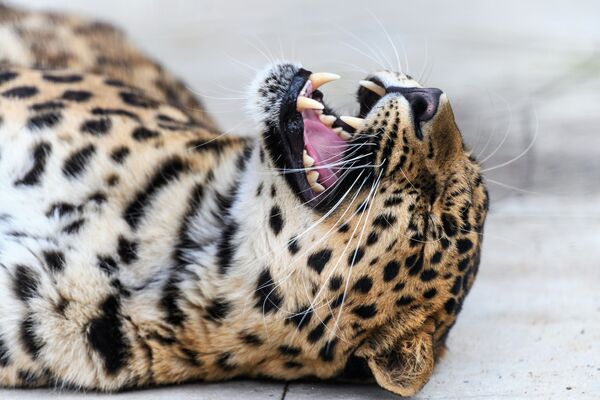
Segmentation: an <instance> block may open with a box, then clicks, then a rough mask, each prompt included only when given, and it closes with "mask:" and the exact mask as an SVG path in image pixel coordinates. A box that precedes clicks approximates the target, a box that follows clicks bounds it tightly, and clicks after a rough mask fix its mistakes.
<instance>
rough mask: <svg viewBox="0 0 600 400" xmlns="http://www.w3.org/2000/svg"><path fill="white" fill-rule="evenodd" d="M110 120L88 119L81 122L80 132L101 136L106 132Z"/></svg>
mask: <svg viewBox="0 0 600 400" xmlns="http://www.w3.org/2000/svg"><path fill="white" fill-rule="evenodd" d="M111 126H112V122H111V121H110V119H108V118H100V119H89V120H87V121H84V122H83V124H81V128H80V129H81V132H83V133H89V134H90V135H94V136H103V135H106V134H107V133H108V131H109V130H110V128H111Z"/></svg>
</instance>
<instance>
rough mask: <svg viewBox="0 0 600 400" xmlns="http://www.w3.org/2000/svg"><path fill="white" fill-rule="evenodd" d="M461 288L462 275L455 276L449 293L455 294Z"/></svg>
mask: <svg viewBox="0 0 600 400" xmlns="http://www.w3.org/2000/svg"><path fill="white" fill-rule="evenodd" d="M461 288H462V276H457V277H456V279H455V280H454V283H453V284H452V289H450V293H452V294H453V295H455V296H456V295H457V294H459V293H460V289H461Z"/></svg>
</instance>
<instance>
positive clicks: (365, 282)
mask: <svg viewBox="0 0 600 400" xmlns="http://www.w3.org/2000/svg"><path fill="white" fill-rule="evenodd" d="M372 287H373V280H372V279H371V278H369V277H368V276H366V275H364V276H362V277H361V278H360V279H359V280H357V281H356V283H354V286H352V290H354V291H356V292H359V293H369V290H371V288H372Z"/></svg>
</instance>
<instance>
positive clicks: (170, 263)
mask: <svg viewBox="0 0 600 400" xmlns="http://www.w3.org/2000/svg"><path fill="white" fill-rule="evenodd" d="M0 27H2V28H3V29H5V31H4V33H5V34H6V36H2V32H3V31H2V30H1V29H0V43H1V42H2V40H8V39H10V40H11V41H12V40H13V39H14V38H15V37H18V38H19V41H18V42H17V43H14V42H11V46H12V47H11V49H10V51H7V52H4V53H3V52H2V50H1V46H0V58H3V62H2V63H3V65H4V67H5V68H4V70H6V71H11V72H13V73H15V74H16V77H14V78H11V79H10V80H8V81H7V82H5V83H2V84H1V85H0V114H1V116H2V124H1V125H0V148H1V149H2V151H3V153H2V155H3V157H4V158H2V159H1V162H7V163H9V164H2V163H0V173H1V174H2V175H0V184H2V185H3V186H2V190H4V191H5V192H4V195H3V196H4V198H3V199H2V201H6V203H2V202H1V201H0V212H4V213H6V214H7V215H9V214H10V218H8V217H7V218H5V219H6V221H8V222H6V223H7V224H13V225H10V226H9V225H7V227H4V225H2V223H4V220H3V219H2V218H0V227H1V228H2V231H1V232H0V264H2V266H3V267H2V269H0V272H1V273H0V285H2V289H3V290H5V292H6V293H7V295H6V296H7V299H5V300H6V301H3V302H0V350H1V351H0V361H1V360H3V357H4V355H3V353H2V351H4V349H3V348H2V346H3V345H4V344H5V345H6V347H7V350H6V352H5V354H6V360H7V362H6V364H5V365H2V366H0V384H2V385H3V386H43V385H48V384H51V385H52V384H65V385H70V386H74V387H77V388H84V389H99V390H119V389H122V388H125V387H140V386H145V385H155V384H171V383H177V382H184V381H192V380H199V379H201V380H207V381H214V380H224V379H230V378H233V377H238V376H249V377H270V378H275V379H284V380H292V379H299V378H303V377H317V378H322V379H329V378H338V377H341V378H343V377H344V374H345V373H346V372H348V369H349V365H350V364H351V362H352V361H353V360H354V361H355V360H356V359H359V360H363V361H364V362H365V363H366V365H367V366H368V369H369V370H370V373H371V374H372V377H374V378H375V380H376V381H377V383H378V384H379V385H381V386H382V387H384V388H385V389H387V390H390V391H392V392H394V393H397V394H399V395H402V396H409V395H412V394H414V393H416V392H417V391H418V390H419V389H420V388H421V387H422V386H423V385H424V384H425V383H426V382H427V380H428V379H429V377H430V376H431V373H432V370H433V367H434V364H435V359H436V357H437V356H439V355H440V354H441V353H442V351H443V346H444V341H445V338H446V335H447V334H448V331H449V329H450V328H451V327H452V325H453V324H454V322H455V320H456V314H457V312H458V311H459V310H460V307H461V305H462V302H463V300H464V297H465V296H466V294H467V292H468V290H469V289H470V287H471V285H472V283H473V280H474V278H475V274H476V272H477V268H478V263H479V252H480V244H481V237H482V232H483V223H484V220H485V216H486V212H487V202H488V200H487V192H486V189H485V185H484V184H483V181H482V179H481V171H480V169H479V166H478V165H477V163H476V162H475V161H474V160H473V159H471V158H470V157H469V154H468V151H466V150H465V149H464V148H463V144H462V139H461V135H460V132H459V130H458V128H457V127H456V124H455V122H454V117H453V113H452V109H451V107H450V104H449V102H448V99H447V98H446V96H445V95H442V97H441V100H440V104H439V109H438V111H437V113H436V115H435V116H434V118H433V119H432V120H431V121H428V122H427V123H425V124H424V125H423V134H424V139H423V140H421V139H417V138H416V136H415V132H414V130H413V127H412V125H411V124H412V123H411V122H410V121H411V114H410V109H409V107H408V103H407V102H406V99H404V98H403V97H402V96H400V95H397V96H394V95H390V96H386V97H385V98H384V99H382V100H381V101H380V102H379V103H377V105H376V106H375V108H374V109H373V111H372V112H370V113H369V116H368V117H367V119H366V123H365V128H364V129H362V130H361V131H359V132H357V133H356V136H357V137H360V135H371V136H373V137H376V138H377V140H379V142H377V143H375V142H373V144H377V145H378V146H379V147H378V151H377V153H376V154H375V155H374V160H373V164H374V165H376V167H373V169H372V170H373V171H374V176H375V178H377V177H379V178H381V179H380V180H378V181H377V182H378V185H377V186H375V185H374V184H373V183H375V180H373V183H371V182H369V184H368V185H367V187H365V188H363V190H361V191H357V192H353V194H354V193H355V194H356V195H355V196H350V197H349V198H348V199H346V200H344V202H343V204H342V205H341V206H340V207H339V208H337V209H336V210H335V211H334V212H333V213H332V214H331V215H329V216H327V217H326V218H325V217H324V216H323V213H320V212H317V211H315V210H312V209H310V208H308V207H306V206H304V205H302V204H301V202H300V201H299V200H298V198H297V196H296V195H295V194H294V193H293V192H292V191H291V189H290V188H289V186H288V185H287V183H286V181H285V180H284V177H283V175H281V174H279V173H277V171H276V168H275V166H274V164H273V163H274V161H273V159H274V158H276V157H270V156H269V155H270V153H269V152H270V151H272V149H270V148H269V147H268V145H267V144H266V143H265V140H264V137H263V138H262V139H261V138H259V139H257V138H240V137H232V136H221V135H220V132H219V131H218V129H217V128H216V127H215V125H214V123H213V121H212V120H211V119H210V118H209V117H208V116H207V115H206V114H205V113H204V111H203V110H202V108H201V106H200V103H199V102H198V101H197V100H196V99H195V98H194V96H193V95H192V94H191V93H190V92H188V91H187V90H185V87H184V86H183V85H182V84H181V83H179V81H178V80H177V79H175V78H173V77H172V76H170V75H169V74H168V73H167V72H165V71H163V70H162V69H161V68H160V67H159V66H157V64H156V63H154V62H153V61H151V60H148V59H146V58H145V57H143V56H142V55H140V54H139V53H138V52H137V50H135V49H134V48H133V47H132V46H131V45H129V44H128V43H127V41H126V40H125V39H124V37H123V35H122V34H121V33H120V32H119V31H117V30H115V29H114V28H112V27H110V26H107V25H105V24H99V23H90V22H87V21H83V20H80V19H78V18H74V17H67V16H62V15H51V14H38V13H34V14H30V13H26V12H22V11H18V10H13V9H10V8H8V7H5V6H3V7H1V8H0ZM7 27H9V28H7ZM6 32H10V33H6ZM48 68H50V69H51V70H48ZM56 68H59V69H56ZM297 69H298V67H297V66H295V65H293V64H284V65H283V66H277V65H276V66H272V67H271V69H270V70H268V72H267V74H266V78H264V79H265V82H266V80H269V79H273V77H276V78H277V79H278V80H279V81H280V82H283V83H285V79H287V78H288V77H289V76H288V75H289V74H291V73H293V72H295V71H296V70H297ZM282 71H283V72H282ZM286 71H288V72H286ZM289 71H291V72H289ZM48 74H51V75H53V76H59V77H60V76H68V75H69V74H76V75H77V76H80V77H81V78H82V79H81V80H80V81H77V82H72V83H64V82H62V83H56V82H51V81H49V80H48V77H47V76H46V75H48ZM269 74H272V75H269ZM286 74H287V75H286ZM372 77H376V78H378V79H379V80H380V81H381V82H383V83H384V84H385V85H386V86H410V87H413V86H416V85H418V84H417V83H416V82H415V81H414V80H412V78H410V77H408V76H406V75H404V74H399V73H394V72H390V71H380V72H377V73H374V74H373V75H372ZM114 80H119V81H121V83H118V82H117V83H115V82H114ZM265 82H263V81H261V80H260V79H259V81H258V83H257V85H258V87H259V88H262V87H264V86H266V83H265ZM283 83H281V84H282V85H283ZM22 86H32V87H35V88H36V89H37V90H38V92H37V93H36V94H35V95H33V96H30V97H26V98H25V97H24V98H19V99H15V98H14V97H10V96H7V95H5V93H7V91H10V90H11V89H15V88H19V87H22ZM65 90H71V91H77V90H80V91H86V92H89V93H90V94H91V97H90V98H89V99H88V100H86V101H70V100H65V98H64V93H65ZM123 93H126V94H132V95H134V96H135V97H136V100H137V101H142V102H143V104H144V105H142V106H140V105H139V104H138V105H136V104H132V103H131V102H128V101H126V100H124V98H123ZM261 93H262V92H260V90H259V91H258V93H257V94H256V96H257V105H255V106H256V107H257V108H259V110H258V111H257V114H261V117H260V118H261V119H262V121H263V122H264V121H265V120H267V121H266V122H268V118H272V116H271V115H270V114H269V112H270V111H271V110H272V109H276V106H275V105H273V106H272V108H269V107H267V112H265V110H264V109H261V108H260V107H261V106H263V105H264V104H265V102H267V101H269V98H268V96H267V95H264V94H261ZM51 102H59V103H61V104H62V105H61V108H60V109H59V113H60V120H59V121H58V122H55V123H54V124H53V125H52V126H51V127H46V128H41V129H36V128H35V127H32V124H31V119H32V118H34V117H36V116H39V115H41V114H44V113H45V112H47V110H45V111H39V110H36V107H40V105H44V104H45V106H46V107H47V106H48V103H51ZM146 104H150V105H146ZM267 105H269V104H267ZM98 109H102V110H107V109H111V110H115V109H118V110H121V111H126V112H128V113H131V114H132V115H133V116H134V117H131V116H127V115H123V113H121V114H111V115H102V114H98V111H97V110H98ZM94 110H96V111H94ZM99 119H103V120H104V119H106V120H109V121H110V127H109V132H107V133H105V134H90V133H89V132H86V131H85V129H83V126H84V125H85V124H86V122H89V121H90V120H94V121H97V120H99ZM266 122H265V123H266ZM139 128H145V129H147V130H150V131H152V132H154V135H155V136H152V137H149V138H145V139H143V140H139V139H136V138H135V135H134V132H135V131H136V129H139ZM374 140H375V139H374ZM43 142H47V144H48V145H49V146H51V149H52V153H51V155H49V156H48V157H49V158H48V160H47V161H46V165H45V166H44V168H45V169H44V174H43V175H42V177H41V178H40V180H41V182H39V183H38V184H37V185H38V186H33V185H32V186H31V187H26V188H23V185H19V184H17V183H16V182H19V179H23V176H24V175H25V174H26V173H27V171H31V168H32V164H33V165H34V162H35V160H33V159H32V154H35V152H34V151H33V149H35V146H36V145H37V146H39V145H40V143H43ZM87 144H91V145H93V146H95V147H94V149H95V150H94V151H95V152H94V154H93V158H92V159H91V161H89V164H86V169H85V171H84V172H80V173H79V175H78V177H77V179H74V178H73V177H69V176H68V174H66V173H65V172H64V171H65V165H66V164H68V163H67V161H68V160H69V157H71V156H72V155H73V154H74V152H76V151H78V150H79V149H81V148H82V147H83V146H85V145H87ZM119 146H126V147H127V148H128V149H129V151H130V152H129V154H128V156H127V158H126V159H125V160H124V161H119V162H116V161H115V159H114V157H113V156H114V151H115V149H117V148H118V147H119ZM386 146H388V147H389V148H388V149H386ZM6 151H8V153H6ZM169 157H174V158H176V159H177V160H178V161H180V162H181V163H182V165H183V166H182V167H181V169H182V171H180V172H177V173H179V175H177V177H176V178H173V179H174V180H173V181H169V182H168V184H167V183H164V182H163V183H160V179H161V176H157V175H156V174H157V171H161V170H160V168H161V166H163V165H164V162H165V160H167V159H169ZM33 158H35V157H33ZM176 167H177V165H176ZM170 172H171V171H170V170H166V172H165V174H168V173H170ZM153 179H155V180H157V181H158V182H159V183H158V184H157V185H162V186H161V190H158V189H156V190H155V191H154V192H151V193H150V194H149V195H148V197H149V198H150V200H148V199H144V198H143V199H142V200H140V202H141V203H143V204H142V206H140V207H139V208H140V209H141V211H140V210H138V211H136V212H139V213H142V214H143V218H141V217H140V218H141V219H139V220H135V221H136V222H135V224H134V223H131V222H127V218H130V219H135V218H136V217H137V215H136V214H135V213H130V214H127V209H128V207H129V206H131V204H134V205H135V202H134V201H133V200H135V199H136V196H138V194H139V193H140V192H144V190H147V188H148V185H149V182H150V183H151V182H152V180H153ZM198 187H201V188H202V190H203V191H202V197H201V202H199V204H196V205H195V204H194V202H193V201H192V200H191V199H192V196H191V194H192V193H194V188H196V189H197V188H198ZM232 188H233V189H235V190H234V194H235V196H234V198H233V200H232V201H230V203H227V199H226V197H227V196H228V195H229V194H230V192H231V190H232ZM153 190H154V189H153ZM98 192H101V193H102V194H103V195H105V199H104V200H102V201H96V203H94V201H91V200H89V199H88V197H89V196H90V195H93V194H94V193H98ZM366 200H369V201H368V202H366V203H365V204H364V207H362V208H361V207H359V205H360V204H362V203H363V202H365V201H366ZM56 202H67V203H69V204H73V205H78V206H79V207H74V211H73V210H71V213H70V214H68V215H67V216H65V215H59V214H60V213H59V212H58V211H56V210H55V211H53V212H50V211H49V208H51V206H52V205H53V204H55V203H56ZM222 203H226V204H225V205H223V204H222ZM190 208H191V209H192V211H193V212H191V213H190ZM275 208H277V209H278V216H280V217H281V226H280V227H279V230H275V229H274V228H273V227H272V219H273V215H272V210H273V209H275ZM134 211H135V210H134ZM19 213H20V214H19ZM53 213H54V214H53ZM13 214H14V215H13ZM188 214H189V215H188ZM0 215H2V214H0ZM20 215H24V217H23V218H21V217H20ZM77 216H82V217H83V219H84V220H85V222H84V224H83V226H82V228H81V230H80V231H78V232H77V234H76V235H74V234H72V233H68V232H67V233H65V230H64V229H65V225H66V224H67V223H68V222H69V223H70V222H72V221H73V220H74V219H75V218H76V217H77ZM188 223H189V224H188ZM186 224H188V225H189V226H188V225H186ZM232 226H234V227H235V230H234V232H233V234H232V235H231V236H232V243H233V246H232V247H233V249H232V250H231V251H230V253H231V259H230V260H228V261H229V264H230V265H228V266H227V267H228V269H227V271H226V272H223V271H222V270H221V269H223V268H224V264H227V263H226V262H224V261H223V258H224V257H223V255H222V253H223V243H224V242H225V241H226V239H227V235H226V234H225V232H227V229H228V228H231V227H232ZM184 228H185V229H187V231H186V230H185V229H184ZM342 228H344V229H342ZM16 231H18V232H16ZM188 231H189V232H190V235H192V236H193V237H192V238H191V239H190V238H189V237H186V236H185V235H183V233H188ZM16 233H23V235H24V236H18V235H17V236H15V235H16ZM120 237H125V238H128V239H130V240H131V241H132V242H135V243H136V249H135V250H136V251H135V253H136V254H135V255H136V258H135V259H133V260H127V257H128V256H127V254H123V251H121V250H122V249H120V248H119V240H120V239H119V238H120ZM182 238H187V239H188V240H189V242H184V243H183V244H181V243H179V242H180V241H181V239H182ZM294 238H296V239H297V241H296V242H294V243H296V245H297V249H296V250H295V251H294V250H293V249H292V246H291V245H290V242H291V241H292V239H294ZM3 246H4V247H5V248H6V249H7V251H6V252H5V253H3V252H2V251H4V250H5V248H4V247H3ZM52 246H54V247H52ZM48 247H52V249H55V250H60V252H61V254H62V255H63V256H64V258H65V260H64V261H65V265H64V266H63V267H62V270H61V271H60V272H56V271H52V269H51V268H50V267H49V265H48V262H47V261H44V257H45V255H44V254H45V253H44V251H47V250H48ZM117 249H118V250H117ZM182 249H183V250H182ZM126 250H127V249H126ZM177 251H181V252H182V253H183V256H181V254H177ZM320 251H325V252H329V253H327V254H328V257H327V261H325V262H324V263H323V265H322V266H321V268H322V269H321V270H318V268H314V267H311V266H310V264H311V256H315V254H318V253H319V252H320ZM125 253H127V252H126V251H125ZM353 253H355V254H356V255H355V256H352V254H353ZM100 256H111V257H113V259H114V261H115V264H118V271H117V272H114V271H109V272H107V271H106V270H103V268H99V267H98V265H99V263H98V257H100ZM178 257H179V258H178ZM182 260H183V261H182ZM395 263H397V268H394V267H395ZM19 265H25V267H26V268H27V270H26V271H29V272H31V273H32V274H33V275H34V277H35V279H33V280H32V279H30V277H27V276H26V277H25V278H23V277H22V276H21V277H20V278H19V271H20V270H19V268H22V267H20V266H19ZM104 267H106V266H104ZM104 269H106V268H104ZM265 274H266V275H265ZM21 275H23V274H22V271H21ZM265 277H267V278H268V279H267V278H265ZM335 278H339V280H338V283H339V287H334V286H335V285H334V284H333V283H332V282H333V281H335V280H336V279H335ZM261 279H263V280H266V281H265V282H263V285H262V286H261ZM32 281H35V282H36V285H35V288H34V289H35V290H33V289H32V288H31V287H30V286H31V282H32ZM367 281H369V282H370V283H369V284H368V285H367V284H366V282H367ZM23 282H25V285H24V284H23ZM27 285H29V286H27ZM360 285H363V286H360ZM357 287H358V288H357ZM361 287H362V289H363V290H361ZM31 290H33V292H30V291H31ZM110 301H114V302H117V305H114V304H112V305H111V303H110ZM111 307H113V308H111ZM107 310H108V311H107ZM305 311H306V315H307V317H306V320H302V315H304V314H303V312H305ZM308 315H310V317H308ZM28 316H31V318H33V321H35V324H34V325H35V326H34V327H33V328H31V329H30V330H31V332H33V333H31V332H29V331H27V332H25V334H23V330H24V329H25V330H27V329H29V328H30V327H29V326H28V325H27V317H28ZM103 318H104V319H103ZM24 324H25V325H24ZM99 325H101V326H102V328H103V329H106V330H101V329H99V328H97V327H98V326H99ZM115 325H116V327H115ZM24 326H25V328H23V327H24ZM111 327H114V329H115V330H113V331H111V330H110V329H112V328H111ZM116 331H118V332H116ZM97 332H103V335H101V336H100V337H97V336H96V333H97ZM27 333H29V336H28V335H27ZM31 336H33V339H36V340H37V339H39V341H40V342H42V344H41V345H40V348H39V349H37V351H32V348H31V347H32V344H31V343H29V342H28V340H32V337H31ZM103 338H107V340H114V341H115V343H114V344H113V343H108V344H105V343H103V342H102V340H103ZM33 342H34V343H33V347H35V345H36V343H35V340H33ZM111 345H114V346H112V347H114V348H115V349H119V348H120V349H125V350H126V354H114V353H113V352H112V348H111ZM33 350H36V349H35V348H34V349H33ZM115 351H116V350H115ZM111 363H112V364H111ZM359 375H360V376H359V378H360V379H364V380H368V379H369V378H371V376H370V375H369V371H368V370H364V371H361V373H360V374H359ZM354 378H356V377H354Z"/></svg>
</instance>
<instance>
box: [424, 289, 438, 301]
mask: <svg viewBox="0 0 600 400" xmlns="http://www.w3.org/2000/svg"><path fill="white" fill-rule="evenodd" d="M436 294H437V289H436V288H431V289H429V290H427V291H425V292H423V297H424V298H426V299H433V298H434V297H435V295H436Z"/></svg>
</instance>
